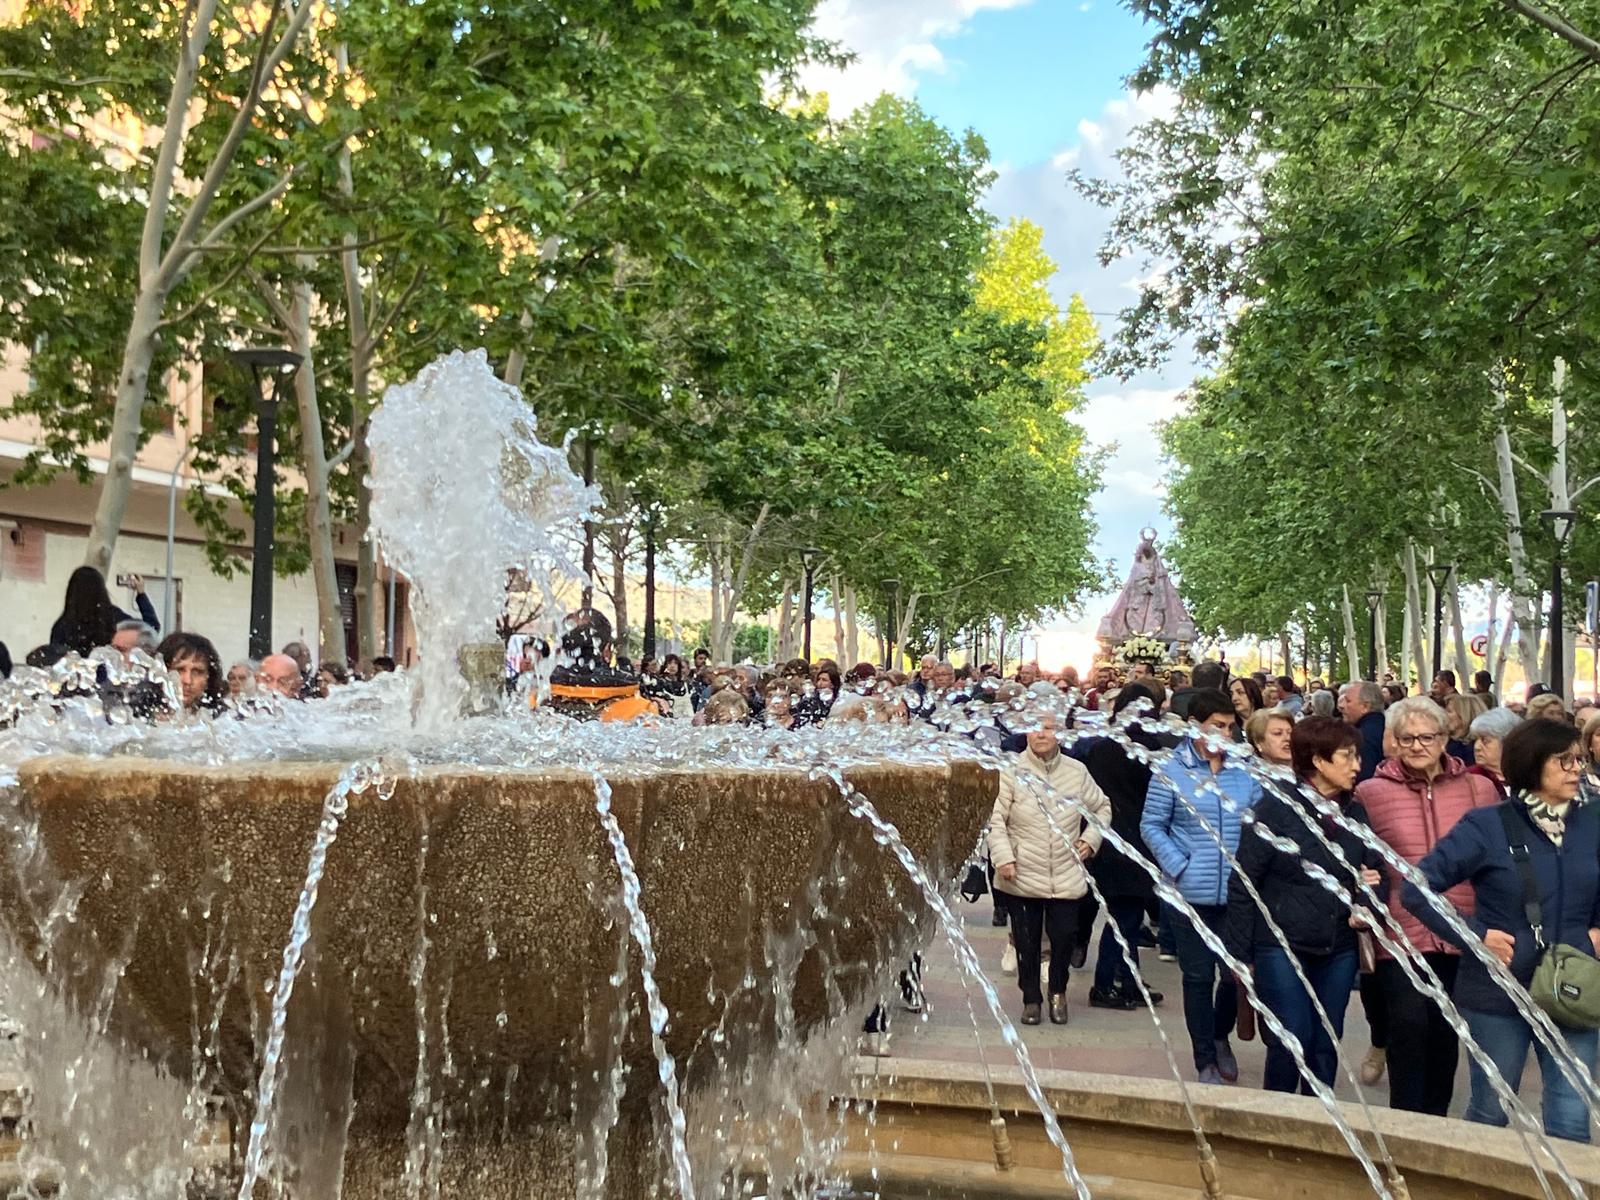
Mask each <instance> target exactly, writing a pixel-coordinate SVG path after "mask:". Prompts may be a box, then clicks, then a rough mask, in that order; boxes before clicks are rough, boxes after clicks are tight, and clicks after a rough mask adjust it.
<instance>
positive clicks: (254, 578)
mask: <svg viewBox="0 0 1600 1200" xmlns="http://www.w3.org/2000/svg"><path fill="white" fill-rule="evenodd" d="M228 357H229V358H230V359H232V360H233V361H234V362H235V363H237V364H238V365H239V366H241V367H249V368H250V378H251V379H252V380H253V381H254V382H255V409H256V500H255V543H254V545H253V546H252V547H251V553H250V657H251V658H254V659H258V660H259V659H262V658H265V657H266V656H267V655H268V654H271V653H272V551H273V523H274V517H275V512H274V507H275V500H276V495H275V490H274V486H273V482H274V481H273V475H274V473H275V471H276V469H277V455H278V446H277V441H278V389H279V388H280V387H281V386H283V384H284V383H285V382H287V381H288V380H289V379H291V378H292V377H293V376H294V373H295V372H296V371H297V370H299V369H300V363H301V358H300V356H299V355H298V354H296V353H295V352H294V351H293V350H285V349H283V348H282V347H277V346H244V347H241V348H240V349H237V350H234V351H231V352H230V353H229V355H228ZM263 376H264V377H263Z"/></svg>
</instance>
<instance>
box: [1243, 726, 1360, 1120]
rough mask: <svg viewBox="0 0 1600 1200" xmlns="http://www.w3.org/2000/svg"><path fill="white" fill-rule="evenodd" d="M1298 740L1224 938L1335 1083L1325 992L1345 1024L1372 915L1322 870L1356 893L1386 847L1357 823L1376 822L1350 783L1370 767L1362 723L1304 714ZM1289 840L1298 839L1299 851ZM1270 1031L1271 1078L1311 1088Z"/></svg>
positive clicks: (1250, 851)
mask: <svg viewBox="0 0 1600 1200" xmlns="http://www.w3.org/2000/svg"><path fill="white" fill-rule="evenodd" d="M1289 748H1290V757H1291V762H1292V763H1293V766H1294V773H1295V778H1296V780H1297V781H1298V783H1296V784H1287V783H1280V782H1277V781H1273V782H1272V783H1270V784H1268V785H1267V787H1266V788H1265V789H1264V794H1263V796H1262V798H1261V800H1260V802H1259V803H1257V804H1256V807H1255V820H1254V821H1253V822H1251V823H1250V824H1248V825H1247V826H1246V827H1245V833H1244V836H1243V837H1242V838H1241V839H1240V842H1239V851H1238V855H1237V857H1238V863H1239V867H1238V870H1237V871H1235V872H1234V873H1233V874H1232V875H1231V876H1230V877H1229V879H1228V918H1227V924H1226V926H1225V927H1224V941H1225V943H1226V944H1227V947H1228V952H1229V953H1230V954H1232V955H1233V956H1234V957H1235V958H1237V959H1239V960H1240V961H1241V962H1243V963H1245V964H1247V965H1250V966H1251V967H1252V970H1253V972H1254V975H1255V982H1256V990H1257V991H1258V993H1259V994H1260V996H1261V1000H1262V1003H1263V1004H1265V1005H1266V1006H1267V1007H1268V1008H1269V1009H1271V1010H1272V1012H1273V1013H1274V1014H1275V1015H1276V1016H1277V1018H1278V1019H1279V1020H1280V1021H1282V1022H1283V1026H1284V1028H1285V1029H1287V1030H1288V1031H1289V1032H1290V1033H1292V1034H1294V1036H1295V1037H1296V1039H1298V1040H1299V1042H1300V1045H1301V1047H1302V1048H1303V1050H1304V1053H1305V1060H1306V1065H1307V1066H1308V1067H1310V1069H1311V1072H1312V1074H1314V1075H1315V1076H1316V1077H1317V1078H1318V1079H1320V1080H1321V1081H1322V1082H1323V1083H1325V1084H1328V1085H1329V1086H1330V1087H1331V1086H1332V1084H1333V1077H1334V1072H1335V1070H1336V1069H1337V1067H1338V1061H1339V1059H1338V1048H1337V1046H1336V1044H1335V1042H1334V1041H1333V1040H1332V1039H1330V1038H1329V1037H1328V1032H1327V1030H1326V1029H1325V1028H1324V1026H1323V1024H1322V1018H1321V1017H1320V1016H1319V1015H1318V1013H1317V1009H1316V1003H1320V1004H1321V1006H1322V1008H1323V1010H1324V1011H1326V1013H1327V1015H1328V1020H1329V1022H1330V1023H1331V1024H1332V1026H1333V1030H1334V1034H1335V1035H1336V1036H1342V1035H1343V1033H1344V1011H1345V1007H1346V1005H1347V1003H1348V1002H1349V999H1350V989H1351V987H1352V986H1353V985H1354V984H1355V979H1356V968H1357V965H1358V963H1357V954H1356V929H1357V928H1358V927H1359V926H1360V925H1362V924H1366V923H1368V922H1367V920H1366V918H1365V916H1364V915H1358V914H1356V913H1354V912H1352V911H1351V908H1350V906H1349V905H1348V904H1346V903H1345V902H1344V901H1343V900H1341V899H1340V898H1339V897H1338V896H1337V895H1335V894H1334V893H1333V892H1331V891H1329V890H1328V889H1327V888H1326V887H1324V886H1323V884H1322V882H1321V879H1322V878H1332V879H1335V880H1337V881H1338V882H1339V883H1340V884H1342V885H1343V886H1344V887H1345V888H1346V889H1347V890H1348V891H1349V892H1350V894H1351V895H1353V896H1356V895H1360V889H1359V887H1358V886H1357V884H1356V874H1357V872H1359V873H1360V877H1361V879H1362V881H1363V882H1365V883H1366V884H1367V886H1369V887H1378V886H1380V885H1381V881H1382V876H1381V875H1379V873H1378V866H1379V864H1380V862H1381V858H1380V856H1379V855H1378V853H1377V851H1375V850H1372V849H1370V848H1368V847H1367V845H1366V844H1365V842H1364V841H1363V840H1362V838H1361V835H1360V832H1359V829H1358V827H1359V826H1363V825H1365V824H1366V823H1367V814H1366V810H1365V809H1363V808H1362V807H1361V805H1360V804H1359V803H1358V802H1357V801H1356V800H1355V798H1354V796H1353V795H1352V792H1351V789H1352V788H1354V787H1355V783H1356V776H1357V775H1358V774H1359V773H1360V771H1361V741H1360V737H1359V735H1358V734H1357V733H1356V731H1355V728H1354V727H1353V726H1350V725H1346V724H1345V723H1344V722H1343V721H1336V720H1334V719H1333V718H1331V717H1322V716H1310V717H1307V718H1305V720H1303V721H1301V722H1299V723H1298V724H1297V725H1295V727H1294V732H1293V733H1292V734H1291V735H1290V739H1289ZM1330 806H1331V807H1332V808H1335V809H1337V810H1338V812H1339V814H1340V816H1339V819H1338V820H1334V819H1333V818H1332V817H1330V816H1326V815H1324V813H1325V811H1326V810H1327V809H1328V808H1329V807H1330ZM1289 845H1292V846H1294V847H1295V848H1296V850H1295V851H1294V852H1290V850H1289V849H1288V848H1287V847H1288V846H1289ZM1313 868H1315V873H1314V872H1313ZM1246 879H1248V880H1249V881H1250V883H1251V884H1252V885H1253V886H1254V887H1255V890H1256V891H1257V892H1258V893H1259V894H1260V896H1261V902H1262V904H1263V905H1265V907H1266V909H1267V911H1268V912H1270V913H1271V914H1272V916H1273V919H1274V920H1275V921H1276V922H1277V924H1278V927H1279V928H1280V929H1281V930H1282V931H1283V935H1284V939H1285V940H1286V941H1287V942H1288V943H1289V949H1288V950H1285V949H1284V947H1283V946H1282V945H1281V944H1280V943H1279V942H1278V940H1277V938H1276V937H1274V936H1273V933H1272V930H1271V929H1270V928H1269V927H1268V926H1267V922H1266V917H1265V916H1264V915H1263V913H1262V910H1261V908H1260V907H1258V906H1257V904H1256V900H1255V897H1253V896H1251V895H1250V892H1249V890H1248V889H1247V888H1246V887H1245V880H1246ZM1290 952H1292V953H1293V955H1294V960H1298V961H1299V963H1300V967H1301V970H1302V971H1303V972H1304V973H1305V977H1306V980H1307V981H1308V982H1309V983H1310V985H1311V991H1310V992H1308V991H1307V990H1306V986H1305V984H1303V983H1301V982H1300V979H1299V977H1298V976H1297V975H1296V974H1295V966H1294V960H1291V958H1290V957H1289V955H1290ZM1313 994H1315V997H1316V1003H1313V1000H1312V996H1313ZM1266 1043H1267V1066H1266V1075H1265V1079H1264V1080H1263V1082H1262V1086H1263V1087H1265V1088H1266V1089H1267V1090H1268V1091H1274V1092H1293V1091H1295V1090H1297V1089H1298V1090H1300V1091H1303V1092H1305V1093H1306V1094H1307V1095H1310V1094H1311V1085H1310V1084H1309V1083H1308V1082H1305V1081H1303V1080H1302V1079H1301V1078H1300V1074H1299V1071H1298V1069H1297V1067H1296V1065H1295V1061H1294V1058H1293V1056H1291V1055H1290V1053H1289V1051H1288V1050H1287V1049H1285V1048H1284V1046H1283V1044H1282V1043H1281V1042H1280V1041H1279V1040H1278V1039H1277V1038H1276V1037H1275V1036H1273V1035H1272V1034H1271V1033H1270V1031H1269V1032H1268V1034H1267V1036H1266Z"/></svg>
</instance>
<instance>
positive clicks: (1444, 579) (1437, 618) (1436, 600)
mask: <svg viewBox="0 0 1600 1200" xmlns="http://www.w3.org/2000/svg"><path fill="white" fill-rule="evenodd" d="M1455 569H1456V568H1455V564H1453V563H1440V564H1436V565H1434V566H1431V567H1429V568H1428V582H1429V583H1431V584H1432V585H1433V675H1434V679H1437V678H1438V677H1439V672H1440V671H1441V670H1443V669H1444V589H1445V585H1446V584H1448V583H1449V582H1450V576H1451V574H1452V573H1453V572H1454V571H1455ZM1428 682H1429V683H1432V682H1433V680H1429V681H1428ZM1457 682H1458V683H1459V682H1460V681H1459V680H1458V681H1457Z"/></svg>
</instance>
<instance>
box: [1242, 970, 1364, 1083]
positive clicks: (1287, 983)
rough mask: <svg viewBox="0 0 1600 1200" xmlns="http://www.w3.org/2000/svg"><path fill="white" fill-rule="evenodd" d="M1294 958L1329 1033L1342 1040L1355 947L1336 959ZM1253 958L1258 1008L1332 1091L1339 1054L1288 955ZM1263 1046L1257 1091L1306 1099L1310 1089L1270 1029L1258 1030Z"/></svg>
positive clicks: (1289, 1055)
mask: <svg viewBox="0 0 1600 1200" xmlns="http://www.w3.org/2000/svg"><path fill="white" fill-rule="evenodd" d="M1299 957H1300V969H1301V970H1303V971H1304V972H1305V973H1306V979H1307V980H1308V981H1309V982H1310V984H1311V988H1312V991H1314V992H1315V993H1316V997H1317V999H1318V1000H1319V1001H1321V1003H1322V1007H1323V1008H1324V1009H1325V1010H1326V1011H1327V1014H1328V1020H1329V1022H1330V1023H1332V1025H1333V1029H1334V1032H1335V1033H1337V1034H1338V1035H1339V1036H1341V1037H1343V1036H1344V1010H1345V1006H1346V1005H1347V1004H1349V1003H1350V989H1351V987H1352V986H1354V984H1355V981H1356V967H1357V965H1358V964H1357V961H1356V951H1355V947H1354V946H1352V947H1351V948H1350V949H1348V950H1341V951H1339V952H1338V953H1336V954H1303V955H1300V956H1299ZM1255 958H1256V961H1255V977H1256V991H1257V992H1258V993H1259V994H1260V996H1261V1002H1262V1003H1263V1004H1265V1005H1266V1006H1267V1008H1268V1009H1269V1010H1271V1012H1272V1014H1273V1016H1275V1017H1277V1018H1278V1020H1280V1021H1282V1022H1283V1027H1284V1028H1285V1029H1287V1030H1288V1031H1289V1032H1290V1033H1292V1034H1294V1036H1295V1038H1296V1039H1297V1040H1298V1041H1299V1042H1300V1048H1301V1050H1302V1051H1304V1053H1305V1057H1306V1066H1308V1067H1310V1068H1311V1073H1312V1074H1313V1075H1315V1076H1316V1077H1317V1078H1318V1079H1320V1080H1321V1081H1322V1082H1323V1083H1326V1084H1328V1085H1329V1086H1332V1084H1333V1076H1334V1073H1335V1071H1337V1070H1338V1066H1339V1052H1338V1049H1337V1048H1336V1046H1335V1045H1334V1042H1333V1041H1332V1040H1331V1039H1330V1038H1329V1037H1328V1031H1327V1030H1326V1029H1324V1028H1323V1026H1322V1018H1321V1017H1319V1016H1318V1015H1317V1010H1316V1008H1315V1006H1313V1005H1312V1003H1311V993H1310V992H1307V991H1306V989H1305V984H1303V983H1301V982H1300V980H1299V979H1297V978H1296V977H1295V973H1294V966H1293V964H1292V963H1291V962H1290V961H1289V955H1288V953H1287V952H1286V951H1285V950H1284V949H1283V947H1282V946H1257V947H1256V949H1255ZM1262 1040H1263V1041H1265V1042H1266V1045H1267V1069H1266V1074H1265V1076H1264V1077H1263V1079H1262V1083H1261V1086H1262V1087H1264V1088H1265V1089H1266V1090H1267V1091H1269V1092H1293V1091H1302V1092H1304V1093H1305V1094H1306V1095H1308V1096H1309V1095H1310V1094H1311V1085H1310V1084H1309V1083H1307V1082H1306V1081H1305V1080H1304V1079H1302V1078H1301V1077H1300V1070H1299V1068H1298V1067H1296V1066H1295V1063H1294V1057H1293V1056H1292V1055H1291V1054H1290V1053H1289V1051H1288V1050H1287V1049H1285V1048H1284V1045H1283V1043H1282V1042H1280V1041H1279V1040H1278V1038H1277V1036H1276V1035H1275V1034H1273V1033H1272V1031H1271V1030H1270V1029H1267V1030H1263V1033H1262Z"/></svg>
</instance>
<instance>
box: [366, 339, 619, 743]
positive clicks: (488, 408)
mask: <svg viewBox="0 0 1600 1200" xmlns="http://www.w3.org/2000/svg"><path fill="white" fill-rule="evenodd" d="M536 428H537V423H536V421H535V419H534V415H533V411H532V410H531V409H530V408H529V407H528V405H527V403H526V402H525V401H524V400H523V398H522V394H521V393H520V392H519V391H518V390H517V389H516V388H514V387H511V386H510V385H509V384H506V383H502V382H501V381H500V380H499V379H497V378H496V377H495V374H494V372H493V371H492V370H491V369H490V367H489V357H488V355H487V354H486V353H485V352H484V351H482V350H474V351H473V352H471V353H470V354H467V353H463V352H461V351H459V350H457V351H455V352H454V353H451V354H448V355H446V356H444V357H443V358H440V359H438V360H437V361H436V362H433V363H431V364H430V365H428V366H427V367H424V368H423V369H422V371H421V372H420V373H419V374H418V375H417V377H416V379H414V380H412V381H411V382H410V383H405V384H399V385H397V386H395V387H392V388H390V389H389V390H388V391H387V392H386V393H385V394H384V397H383V403H382V404H380V405H379V406H378V408H377V410H376V411H375V412H374V413H373V416H372V426H371V429H370V431H369V433H368V435H367V440H368V444H369V446H370V447H371V449H372V476H371V483H372V528H373V531H374V534H375V536H376V537H377V539H378V544H379V546H380V548H381V549H382V551H383V555H384V557H385V558H386V559H387V560H388V562H389V563H390V565H391V566H393V567H395V568H397V569H398V570H400V571H401V572H403V573H404V574H405V575H406V577H407V578H408V579H410V581H411V584H412V587H413V588H414V589H415V597H414V599H413V604H414V606H415V609H414V611H415V614H416V628H417V636H418V641H419V642H420V652H421V672H420V673H421V681H420V687H421V693H422V699H421V704H420V707H419V709H418V713H417V724H418V726H419V727H421V728H424V729H434V730H439V729H443V728H447V727H448V726H449V725H450V724H451V723H452V722H453V721H454V720H455V719H456V717H457V716H458V714H459V712H460V709H461V705H462V702H463V700H464V699H465V698H466V686H465V683H464V681H463V680H462V679H461V677H460V675H459V673H458V672H457V670H456V656H457V654H458V653H459V652H460V651H461V649H462V648H463V647H465V646H468V645H471V644H473V643H483V642H493V641H495V640H497V634H496V631H495V622H496V620H497V619H498V618H499V616H500V614H501V612H502V611H503V610H504V608H505V602H506V590H507V580H508V576H507V572H520V574H521V576H522V577H523V579H524V580H525V581H526V583H528V584H530V585H533V586H537V587H539V588H540V589H541V590H542V592H543V595H544V601H545V608H546V609H547V610H553V609H554V608H555V606H556V597H555V593H554V589H553V582H552V581H553V579H554V577H555V576H556V574H557V573H560V574H562V575H565V576H566V577H568V578H570V579H579V578H581V577H582V575H583V572H582V570H581V569H580V568H579V567H578V566H576V565H575V564H574V563H573V561H572V557H571V554H570V552H569V551H568V550H567V549H566V545H565V543H564V541H563V538H562V535H563V534H564V533H567V534H570V533H571V532H572V531H573V530H574V529H575V527H576V525H577V524H578V523H579V522H581V521H583V520H585V519H588V518H590V517H591V516H592V515H593V512H594V510H595V509H596V508H597V507H598V505H599V493H598V492H597V491H596V490H595V489H594V488H592V487H586V486H585V485H584V483H583V480H582V479H581V478H579V477H578V476H577V475H576V474H574V473H573V471H572V469H571V468H570V467H569V466H568V465H567V457H566V453H565V451H564V449H556V448H554V447H551V446H547V445H545V444H544V443H543V442H541V441H540V440H539V439H538V437H537V436H536V433H535V430H536Z"/></svg>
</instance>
